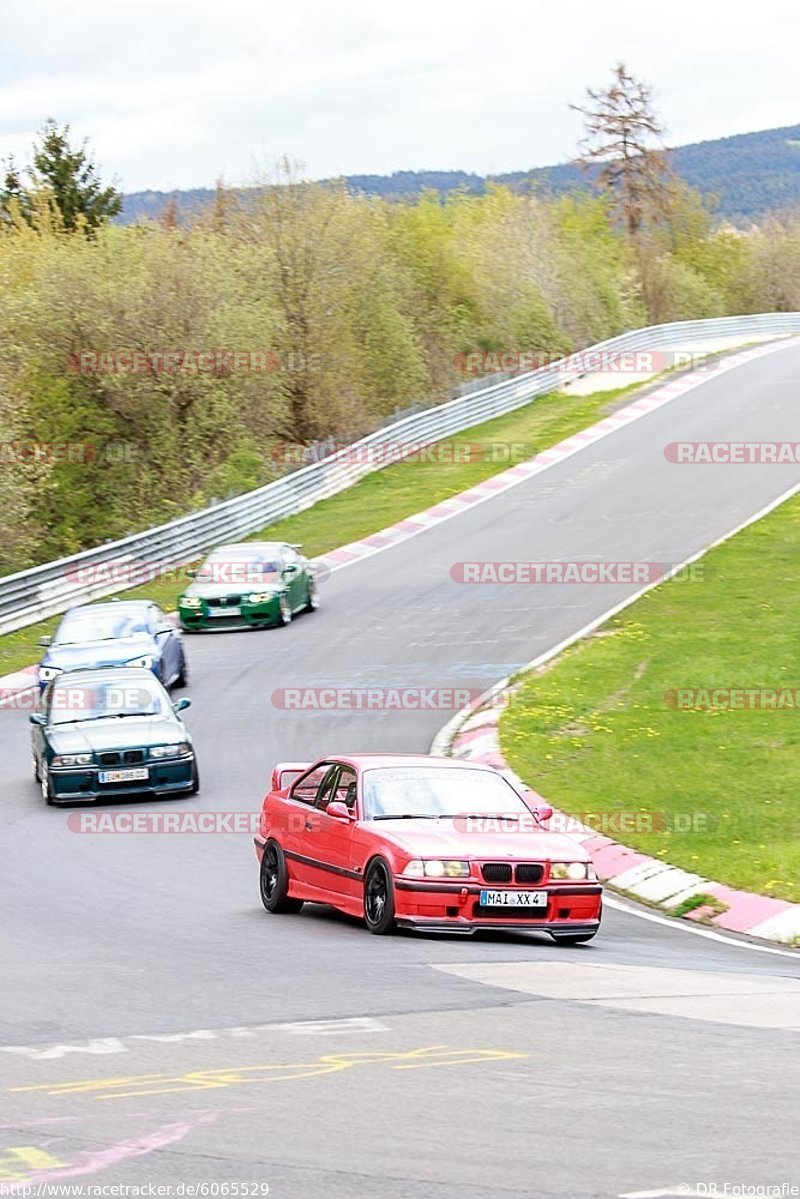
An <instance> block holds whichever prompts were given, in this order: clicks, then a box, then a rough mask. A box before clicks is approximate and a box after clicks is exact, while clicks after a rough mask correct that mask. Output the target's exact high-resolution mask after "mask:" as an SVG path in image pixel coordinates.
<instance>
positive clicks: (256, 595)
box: [247, 591, 278, 604]
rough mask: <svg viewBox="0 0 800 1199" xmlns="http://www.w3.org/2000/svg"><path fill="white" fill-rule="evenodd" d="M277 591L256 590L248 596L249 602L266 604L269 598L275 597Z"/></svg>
mask: <svg viewBox="0 0 800 1199" xmlns="http://www.w3.org/2000/svg"><path fill="white" fill-rule="evenodd" d="M277 594H278V593H277V591H254V592H253V593H252V595H248V596H247V603H248V604H265V603H266V602H267V600H271V599H275V597H276V596H277Z"/></svg>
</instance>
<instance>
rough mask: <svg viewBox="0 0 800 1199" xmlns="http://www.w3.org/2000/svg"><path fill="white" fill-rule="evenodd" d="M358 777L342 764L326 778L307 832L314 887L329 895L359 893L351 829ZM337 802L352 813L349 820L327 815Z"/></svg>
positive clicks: (359, 882)
mask: <svg viewBox="0 0 800 1199" xmlns="http://www.w3.org/2000/svg"><path fill="white" fill-rule="evenodd" d="M356 783H357V775H356V772H355V770H353V768H352V767H351V766H345V765H341V766H338V767H337V769H336V773H335V774H334V775H333V776H331V777H326V778H325V780H324V782H323V785H322V786H321V787H320V789H319V794H318V796H317V799H316V802H315V805H314V812H313V814H312V815H311V817H310V823H311V824H312V828H311V829H310V830H308V833H307V845H308V846H309V855H310V856H312V857H313V859H314V861H315V863H316V865H315V866H314V867H310V868H309V869H310V871H311V873H312V874H313V878H314V883H313V885H314V886H315V887H319V888H320V890H323V891H326V892H328V893H330V894H331V896H332V897H333V896H342V895H349V896H353V895H355V894H356V893H357V892H360V887H361V880H360V876H355V875H354V872H353V862H352V853H353V829H354V822H355V814H356ZM334 800H336V802H337V803H341V804H344V805H345V807H346V808H347V810H348V812H350V813H351V814H352V819H351V820H346V819H344V818H343V817H340V816H336V817H334V816H329V815H328V812H327V809H328V805H329V804H330V803H331V802H333V801H334Z"/></svg>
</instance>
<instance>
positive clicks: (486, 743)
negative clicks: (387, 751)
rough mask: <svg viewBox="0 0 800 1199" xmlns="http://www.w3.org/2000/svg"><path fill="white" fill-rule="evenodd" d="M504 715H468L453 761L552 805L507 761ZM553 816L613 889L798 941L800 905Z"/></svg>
mask: <svg viewBox="0 0 800 1199" xmlns="http://www.w3.org/2000/svg"><path fill="white" fill-rule="evenodd" d="M501 714H502V709H501V708H500V707H498V706H497V700H496V699H495V700H494V706H493V707H491V708H484V709H478V710H477V711H473V712H472V713H471V714H470V715H467V717H466V719H464V720H463V723H462V724H461V725H460V726H459V727H458V729H457V731H456V732H455V734H454V735H452V739H451V740H450V741H449V745H448V746H447V748H448V749H449V753H450V754H451V756H452V757H454V758H465V759H467V760H469V761H473V762H485V763H486V764H487V765H489V766H493V767H495V769H497V770H502V771H503V772H504V773H506V774H507V775H508V776H509V777H510V778H512V779H513V780H514V781H515V783H516V784H517V786H519V787H521V788H523V789H524V790H526V791H528V792H529V793H530V794H532V795H533V796H534V797H535V799H536V800H539V801H541V802H542V803H549V802H550V801H549V800H546V799H545V798H544V797H543V796H539V795H537V793H536V792H534V791H532V789H531V788H530V787H528V786H527V784H526V783H524V782H523V781H522V779H520V778H519V776H518V775H516V774H515V773H514V771H513V770H512V769H511V767H510V766H509V765H508V763H507V762H506V760H505V758H504V757H503V753H502V750H501V748H500V739H499V735H498V727H497V726H498V723H499V721H500V716H501ZM437 748H438V749H439V751H441V750H442V749H443V748H444V747H443V746H442V745H438V746H437ZM554 814H556V815H557V816H558V817H559V818H560V819H562V820H564V821H565V822H567V826H568V828H569V830H570V831H569V833H568V834H567V835H568V836H571V837H574V838H575V840H576V841H579V842H580V843H581V844H582V845H583V846H584V848H585V849H587V850H588V852H589V853H590V854H591V855H592V860H593V861H594V864H595V869H596V870H597V873H598V875H599V877H600V878H601V879H602V880H603V882H605V883H609V884H610V886H612V887H613V888H614V889H615V890H617V891H622V892H624V893H625V894H627V895H632V896H634V897H635V898H637V899H642V900H645V901H646V902H647V903H650V904H655V905H656V906H658V907H660V908H663V909H664V910H665V911H667V912H669V911H671V910H672V909H674V908H676V907H678V905H679V904H681V903H683V901H684V900H686V899H690V898H691V897H692V896H694V895H709V896H711V897H712V898H713V900H714V901H715V902H714V906H713V907H710V906H708V905H704V906H702V907H697V908H693V909H692V911H690V912H687V913H686V915H685V916H684V917H683V919H686V920H693V921H695V922H702V923H703V924H713V925H714V926H716V927H717V928H724V929H727V930H728V931H729V932H735V933H748V934H749V935H750V936H753V937H763V938H765V939H766V940H769V941H779V942H781V943H783V944H786V943H791V942H793V941H794V940H795V939H796V938H798V937H800V904H798V903H789V902H788V901H786V900H783V899H771V898H769V896H766V895H751V894H750V893H749V892H748V891H737V890H735V889H734V888H732V887H726V886H725V885H724V884H723V883H717V882H714V881H713V880H712V879H707V878H702V877H701V876H700V875H699V874H691V873H689V872H688V871H686V870H681V869H680V868H679V867H677V866H670V865H669V864H668V863H667V862H662V861H660V860H659V859H658V858H651V857H648V856H647V855H646V854H643V853H639V852H638V851H637V850H634V849H629V848H628V847H627V846H625V845H620V844H619V843H618V842H616V841H613V840H612V839H611V838H610V837H605V836H601V835H599V834H598V833H597V831H596V830H595V829H592V828H590V827H589V826H587V825H582V824H580V822H579V821H576V820H575V819H574V817H570V816H567V815H566V814H565V813H563V812H559V811H558V810H557V809H554ZM716 904H720V905H724V911H722V912H720V911H718V909H717V907H716Z"/></svg>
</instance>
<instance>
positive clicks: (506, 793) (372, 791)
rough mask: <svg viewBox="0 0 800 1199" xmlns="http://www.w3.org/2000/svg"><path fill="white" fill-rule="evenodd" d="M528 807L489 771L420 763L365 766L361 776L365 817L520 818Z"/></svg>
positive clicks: (502, 781)
mask: <svg viewBox="0 0 800 1199" xmlns="http://www.w3.org/2000/svg"><path fill="white" fill-rule="evenodd" d="M529 811H530V809H529V808H528V807H527V806H526V805H525V803H523V801H522V799H521V798H520V796H519V795H518V794H517V792H516V791H515V790H514V788H513V787H512V786H511V785H510V783H507V782H506V780H505V779H504V778H503V777H502V776H501V775H499V774H493V773H492V772H491V771H489V770H466V769H460V768H459V767H457V766H454V767H429V766H420V767H408V768H405V769H394V768H392V769H390V768H385V769H376V770H368V771H366V772H365V774H364V814H365V816H366V818H367V820H375V819H376V818H378V819H380V818H381V817H383V818H384V819H388V818H391V817H392V816H398V817H402V816H409V817H411V816H422V817H424V816H428V817H430V818H438V817H448V816H461V815H465V814H467V813H468V814H470V815H480V816H489V815H492V816H497V815H511V814H518V815H521V816H522V815H525V814H529Z"/></svg>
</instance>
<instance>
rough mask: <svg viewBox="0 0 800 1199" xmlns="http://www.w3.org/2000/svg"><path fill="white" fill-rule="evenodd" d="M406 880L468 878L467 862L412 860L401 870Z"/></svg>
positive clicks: (438, 859) (433, 859)
mask: <svg viewBox="0 0 800 1199" xmlns="http://www.w3.org/2000/svg"><path fill="white" fill-rule="evenodd" d="M403 874H404V875H405V877H406V878H469V876H470V867H469V862H456V861H453V860H452V859H449V858H448V859H442V858H430V859H428V861H424V862H423V861H421V860H420V859H419V858H414V859H412V861H410V862H409V863H408V865H407V866H406V868H405V869H404V870H403Z"/></svg>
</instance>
